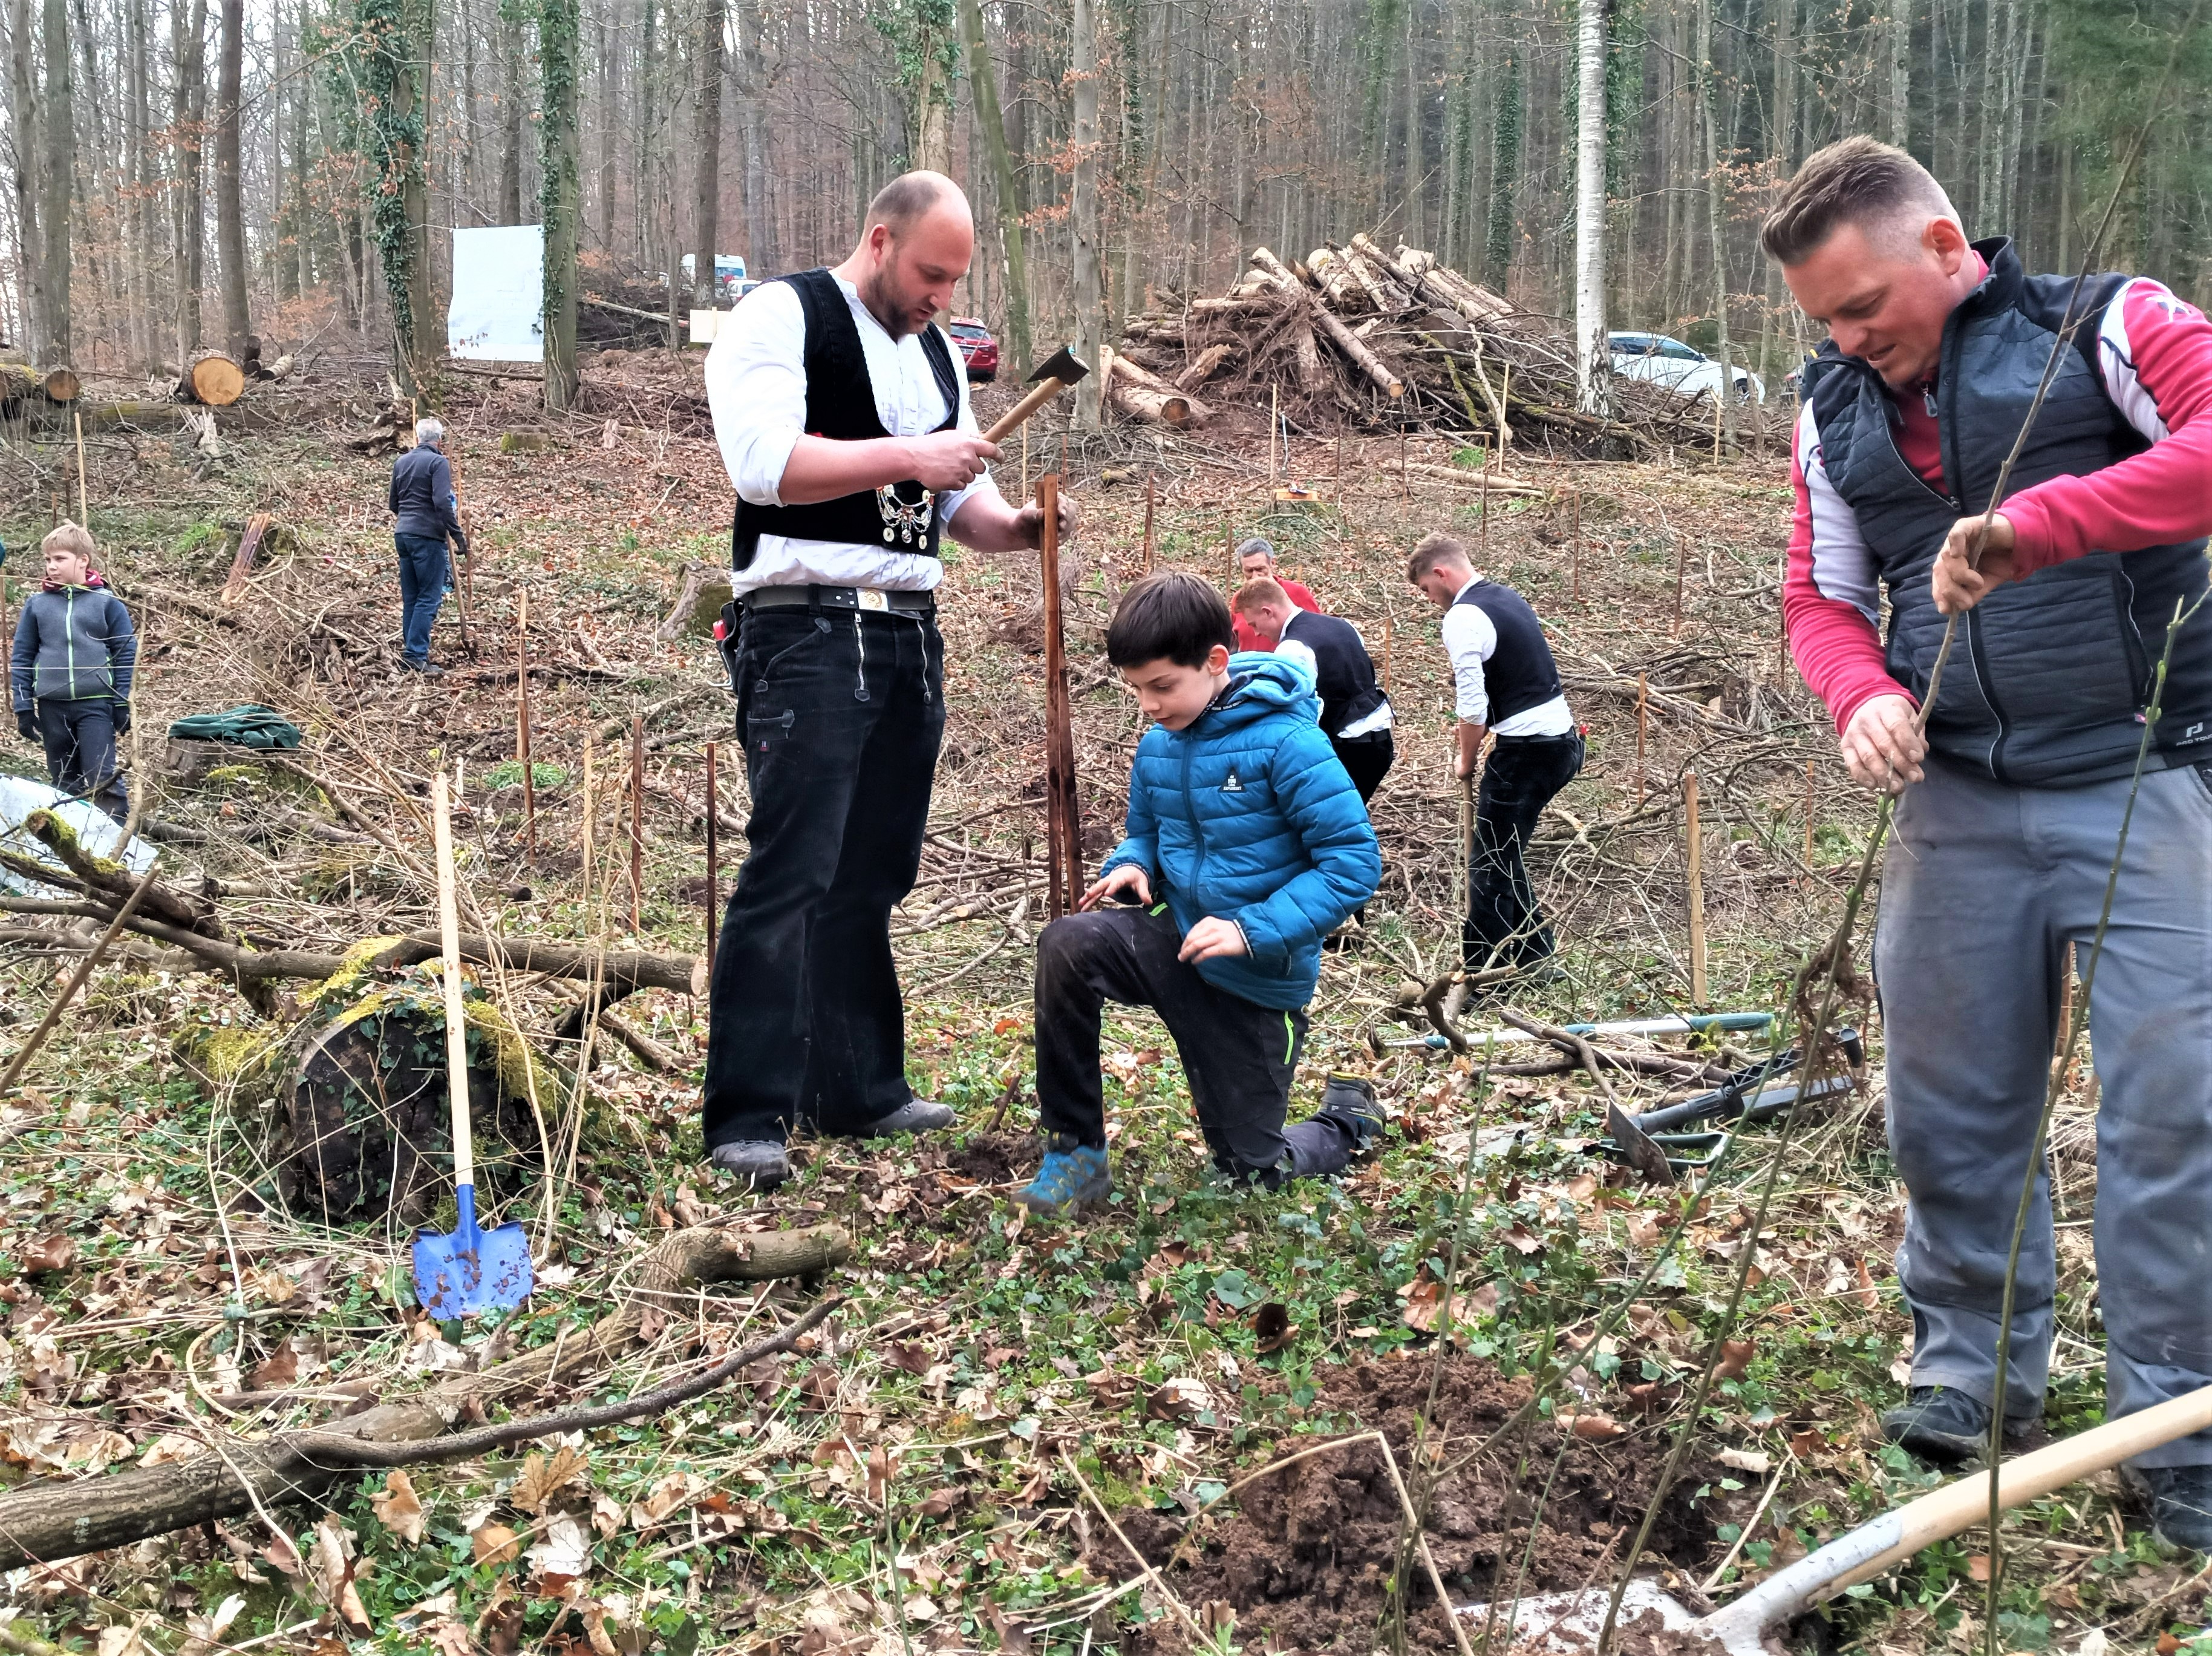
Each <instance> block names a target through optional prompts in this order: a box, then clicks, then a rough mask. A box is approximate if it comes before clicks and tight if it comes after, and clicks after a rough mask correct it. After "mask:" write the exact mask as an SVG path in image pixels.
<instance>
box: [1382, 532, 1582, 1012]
mask: <svg viewBox="0 0 2212 1656" xmlns="http://www.w3.org/2000/svg"><path fill="white" fill-rule="evenodd" d="M1406 576H1407V579H1408V580H1409V581H1412V582H1413V585H1414V586H1416V587H1418V588H1419V589H1420V592H1421V595H1422V596H1423V597H1424V598H1426V599H1427V600H1429V601H1430V602H1431V603H1432V604H1434V605H1435V606H1437V608H1438V609H1440V610H1442V611H1443V612H1444V614H1443V639H1444V652H1445V654H1448V655H1449V656H1450V657H1451V664H1452V678H1453V680H1454V683H1455V689H1456V691H1457V700H1458V704H1459V731H1458V747H1457V750H1456V752H1454V754H1453V756H1452V775H1454V776H1457V777H1459V778H1460V779H1461V780H1462V781H1465V780H1466V779H1467V778H1468V777H1469V776H1473V775H1474V768H1475V765H1476V763H1477V762H1478V760H1479V758H1480V755H1481V752H1482V739H1483V737H1484V735H1485V734H1489V735H1492V736H1495V737H1496V738H1497V739H1498V740H1497V741H1496V743H1495V745H1494V746H1492V749H1491V753H1490V762H1489V763H1488V764H1485V765H1484V766H1483V767H1482V787H1481V789H1480V792H1479V793H1478V794H1477V795H1475V805H1474V849H1473V850H1472V852H1471V853H1470V854H1469V857H1468V876H1467V926H1466V928H1465V930H1464V932H1463V933H1462V940H1461V941H1462V959H1464V961H1465V962H1466V965H1467V969H1468V971H1485V970H1487V969H1491V968H1495V967H1498V966H1534V965H1541V963H1542V962H1543V961H1545V960H1547V959H1550V958H1551V955H1552V953H1553V949H1554V947H1556V944H1555V943H1554V941H1553V936H1552V928H1550V927H1549V926H1548V925H1547V924H1545V922H1544V916H1542V914H1541V913H1540V912H1539V911H1538V910H1537V907H1536V892H1535V889H1534V887H1533V886H1530V884H1529V883H1528V862H1527V858H1526V853H1527V850H1528V837H1529V836H1530V835H1531V834H1533V833H1534V832H1535V831H1536V819H1537V818H1538V817H1540V816H1541V815H1542V814H1543V813H1544V807H1546V806H1547V805H1549V804H1550V803H1551V802H1552V797H1553V795H1555V794H1557V793H1558V792H1559V790H1560V789H1561V788H1565V786H1566V785H1567V784H1568V783H1569V782H1572V781H1573V780H1574V779H1575V774H1576V773H1577V771H1579V770H1581V769H1582V768H1583V738H1582V732H1581V730H1580V729H1579V728H1577V726H1576V724H1575V715H1573V713H1572V712H1571V711H1570V710H1569V709H1568V707H1567V698H1566V697H1565V695H1564V694H1563V693H1562V692H1561V691H1560V688H1559V667H1558V666H1557V665H1556V664H1555V663H1554V662H1553V660H1552V647H1551V645H1550V644H1548V643H1547V642H1545V639H1544V627H1543V624H1542V623H1541V622H1540V621H1538V620H1537V619H1536V612H1535V611H1534V610H1532V609H1530V608H1529V607H1528V600H1527V599H1525V598H1523V597H1522V596H1521V594H1519V593H1516V592H1515V591H1514V590H1513V588H1510V587H1504V586H1500V585H1499V584H1498V582H1496V581H1486V580H1484V579H1483V578H1482V576H1480V575H1477V574H1476V573H1475V572H1474V564H1473V563H1470V562H1469V561H1468V556H1467V548H1466V546H1464V545H1462V544H1461V543H1460V542H1459V541H1457V540H1455V539H1452V537H1451V536H1449V535H1447V534H1431V535H1425V536H1424V537H1423V538H1422V539H1421V543H1420V545H1418V546H1416V547H1414V548H1413V557H1412V559H1411V560H1410V561H1409V562H1408V563H1407V565H1406Z"/></svg>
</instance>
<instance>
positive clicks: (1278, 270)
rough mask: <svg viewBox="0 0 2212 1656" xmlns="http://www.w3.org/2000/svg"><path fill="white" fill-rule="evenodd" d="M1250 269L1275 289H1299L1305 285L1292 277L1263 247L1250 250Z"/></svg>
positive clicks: (1281, 263)
mask: <svg viewBox="0 0 2212 1656" xmlns="http://www.w3.org/2000/svg"><path fill="white" fill-rule="evenodd" d="M1250 262H1251V265H1252V268H1253V269H1254V270H1255V271H1259V272H1260V273H1261V275H1262V276H1264V277H1267V280H1268V282H1269V283H1271V284H1273V286H1275V287H1277V288H1285V289H1287V288H1300V287H1304V285H1305V284H1304V283H1302V282H1300V281H1299V280H1298V279H1297V277H1295V276H1292V275H1291V272H1290V270H1289V268H1288V267H1287V266H1286V265H1285V264H1284V263H1283V261H1282V260H1281V259H1278V258H1276V257H1275V255H1274V254H1273V253H1271V252H1269V251H1268V250H1267V248H1265V247H1255V248H1253V249H1252V258H1251V261H1250Z"/></svg>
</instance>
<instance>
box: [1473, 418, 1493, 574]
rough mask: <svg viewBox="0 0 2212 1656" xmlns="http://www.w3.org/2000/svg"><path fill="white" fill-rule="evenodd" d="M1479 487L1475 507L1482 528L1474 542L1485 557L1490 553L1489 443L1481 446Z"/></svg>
mask: <svg viewBox="0 0 2212 1656" xmlns="http://www.w3.org/2000/svg"><path fill="white" fill-rule="evenodd" d="M1481 489H1482V492H1481V495H1480V504H1479V505H1478V506H1477V507H1476V508H1475V509H1476V513H1477V515H1478V516H1479V517H1480V521H1481V525H1482V529H1481V534H1480V539H1479V540H1478V541H1477V543H1476V544H1477V545H1478V546H1479V547H1480V555H1481V556H1482V557H1485V558H1487V557H1488V556H1489V554H1490V445H1489V444H1488V443H1485V444H1483V446H1482V484H1481Z"/></svg>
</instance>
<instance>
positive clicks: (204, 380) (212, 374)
mask: <svg viewBox="0 0 2212 1656" xmlns="http://www.w3.org/2000/svg"><path fill="white" fill-rule="evenodd" d="M177 389H178V390H179V392H181V393H184V394H185V396H187V397H189V398H190V399H191V400H192V401H193V402H196V403H199V404H201V405H204V406H205V407H208V408H228V407H229V406H230V405H232V404H233V403H234V402H236V401H237V400H238V399H240V397H243V396H244V395H245V394H246V370H245V369H244V368H240V366H239V365H238V364H237V363H236V362H233V361H232V360H231V359H230V358H229V357H228V356H225V355H224V354H223V353H222V352H221V351H219V350H204V351H202V352H200V354H199V355H198V356H195V357H193V358H192V362H191V367H190V368H186V369H185V378H184V383H183V384H181V385H179V387H177Z"/></svg>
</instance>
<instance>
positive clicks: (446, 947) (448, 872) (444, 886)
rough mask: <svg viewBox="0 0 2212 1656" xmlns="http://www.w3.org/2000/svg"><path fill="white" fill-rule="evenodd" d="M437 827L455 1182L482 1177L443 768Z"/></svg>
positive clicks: (433, 795)
mask: <svg viewBox="0 0 2212 1656" xmlns="http://www.w3.org/2000/svg"><path fill="white" fill-rule="evenodd" d="M430 812H431V819H430V820H431V831H432V833H433V834H434V836H435V840H436V844H437V850H438V944H439V949H440V953H441V954H442V955H443V957H444V959H445V970H444V971H442V972H441V973H440V974H439V975H440V976H441V977H443V978H444V979H445V982H446V1091H447V1093H449V1094H450V1095H451V1097H452V1102H453V1183H454V1184H457V1185H460V1184H475V1183H476V1182H477V1147H476V1139H475V1137H474V1135H472V1133H471V1131H470V1122H469V1036H468V1023H467V1020H466V1016H465V1014H464V1013H463V1012H462V1010H461V909H460V898H459V895H458V894H457V892H456V890H455V884H454V880H453V801H452V799H451V797H450V796H449V795H447V791H446V773H445V771H444V770H443V769H442V768H441V770H439V771H438V773H437V774H436V775H435V776H433V777H431V779H430Z"/></svg>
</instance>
